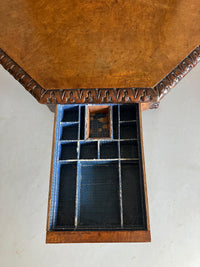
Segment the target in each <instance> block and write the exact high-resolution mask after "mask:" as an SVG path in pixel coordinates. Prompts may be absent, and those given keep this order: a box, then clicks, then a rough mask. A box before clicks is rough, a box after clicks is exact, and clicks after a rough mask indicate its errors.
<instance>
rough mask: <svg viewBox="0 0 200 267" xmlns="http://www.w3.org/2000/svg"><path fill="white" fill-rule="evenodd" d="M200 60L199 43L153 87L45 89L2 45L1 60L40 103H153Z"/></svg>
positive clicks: (151, 106)
mask: <svg viewBox="0 0 200 267" xmlns="http://www.w3.org/2000/svg"><path fill="white" fill-rule="evenodd" d="M199 62H200V45H198V46H197V47H196V48H195V49H194V50H193V51H192V52H191V53H190V54H189V55H188V56H187V57H186V58H185V59H184V60H182V61H181V63H179V64H178V65H177V66H176V67H175V68H174V69H173V70H172V71H171V72H170V73H169V74H167V75H166V76H165V77H164V78H163V79H162V80H161V81H159V82H158V83H157V84H156V85H155V86H154V87H153V88H150V87H148V88H135V87H133V88H90V89H88V88H87V89H85V88H78V89H44V88H43V87H42V86H40V85H39V84H38V83H37V82H36V81H35V80H34V79H32V78H31V76H30V75H29V74H28V73H26V72H25V71H24V70H23V69H22V68H21V67H20V66H19V65H18V64H17V63H16V62H15V61H14V60H12V59H11V58H10V57H9V56H8V55H7V54H6V53H5V52H4V51H3V50H2V49H1V48H0V63H1V65H2V66H3V67H4V69H6V70H7V71H8V72H9V73H10V74H11V75H12V76H13V77H14V78H15V79H16V80H17V81H18V82H19V83H21V84H22V86H24V87H25V89H26V90H27V91H28V92H29V93H30V94H31V95H32V96H34V97H35V98H36V99H37V100H38V102H39V103H41V104H76V103H77V104H83V103H85V104H87V103H96V104H103V103H122V104H124V103H149V102H150V103H151V104H150V108H157V107H158V105H159V102H160V100H161V99H162V98H163V97H164V96H165V95H166V94H168V93H169V91H170V90H171V89H172V88H173V87H174V86H175V85H176V84H177V83H179V81H181V80H182V78H183V77H184V76H185V75H186V74H187V73H189V72H190V70H192V69H193V68H194V67H195V66H196V65H197V63H199Z"/></svg>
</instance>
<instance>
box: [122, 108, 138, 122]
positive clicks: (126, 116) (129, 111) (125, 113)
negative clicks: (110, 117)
mask: <svg viewBox="0 0 200 267" xmlns="http://www.w3.org/2000/svg"><path fill="white" fill-rule="evenodd" d="M136 112H137V105H120V121H133V120H136Z"/></svg>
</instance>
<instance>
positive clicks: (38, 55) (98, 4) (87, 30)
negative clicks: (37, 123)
mask: <svg viewBox="0 0 200 267" xmlns="http://www.w3.org/2000/svg"><path fill="white" fill-rule="evenodd" d="M0 10H1V13H0V28H1V30H0V47H1V49H2V50H1V51H0V53H1V58H2V59H1V64H2V65H3V66H4V67H5V68H6V69H7V70H9V71H10V72H11V73H12V74H13V76H14V77H17V79H18V80H19V81H21V83H22V84H23V85H24V86H25V88H27V89H28V90H29V91H30V92H31V93H32V95H34V96H35V97H36V98H37V99H38V101H39V102H41V103H75V102H76V103H80V102H81V103H83V102H90V103H95V102H97V103H106V102H110V101H111V102H116V103H117V102H124V103H126V102H133V103H134V102H152V104H154V103H156V102H159V100H160V99H161V98H162V97H163V96H164V95H165V94H166V93H167V92H168V91H169V89H170V88H172V87H173V86H174V85H175V84H176V83H177V82H178V81H179V80H180V79H181V78H182V77H183V76H184V75H185V74H186V73H187V72H188V71H189V70H190V69H191V67H194V66H195V65H196V64H197V63H198V62H199V58H200V56H199V54H200V53H199V47H198V48H196V47H197V46H198V45H199V42H200V24H199V12H200V5H199V0H191V1H184V0H176V1H172V0H168V1H165V0H161V1H147V0H136V1H131V0H125V1H122V0H117V1H114V0H100V1H93V0H92V1H91V0H86V1H82V0H76V1H70V0H65V1H64V0H61V1H55V0H50V1H47V0H42V1H39V2H38V1H33V0H29V1H25V0H19V1H17V2H16V1H14V0H4V1H1V3H0ZM195 48H196V50H194V49H195ZM192 51H193V52H192ZM191 52H192V53H191ZM5 53H6V54H5ZM190 53H191V54H190ZM189 54H190V55H189ZM7 55H8V56H9V57H8V56H7ZM187 55H189V57H187V58H185V57H186V56H187ZM184 58H185V60H184ZM11 59H12V60H11ZM182 60H184V61H183V62H181V61H182ZM15 62H16V63H17V64H18V65H17V64H16V63H15ZM180 62H181V64H180V65H179V66H178V67H177V68H176V66H177V65H178V64H179V63H180ZM11 66H12V68H11ZM19 66H20V67H19ZM173 69H174V71H172V70H173ZM170 72H171V73H170ZM168 74H169V75H168ZM28 77H29V78H28ZM164 77H165V79H164V80H163V81H162V79H163V78H164ZM28 80H29V81H28ZM96 88H99V89H96ZM113 88H117V89H113ZM88 89H90V90H88Z"/></svg>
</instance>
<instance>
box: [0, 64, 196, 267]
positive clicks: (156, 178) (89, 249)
mask: <svg viewBox="0 0 200 267" xmlns="http://www.w3.org/2000/svg"><path fill="white" fill-rule="evenodd" d="M0 93H1V94H0V96H1V103H0V266H1V267H26V266H27V267H32V266H34V267H43V266H45V267H46V266H48V267H51V266H53V267H62V266H65V267H66V266H67V267H68V266H69V267H74V266H76V267H79V266H87V267H89V266H95V267H98V266H101V267H102V266H109V267H110V266H123V267H129V266H133V267H135V266H137V267H140V266H141V267H149V266H150V267H151V266H152V267H171V266H172V267H199V266H200V65H199V66H197V67H196V68H194V69H193V70H192V71H191V72H190V73H189V74H188V75H187V76H186V77H185V78H184V79H183V81H181V82H180V83H179V84H178V85H177V86H176V87H175V88H174V89H172V91H171V92H170V93H169V94H168V95H167V96H166V97H165V98H164V99H163V100H162V101H161V105H160V108H159V109H158V110H149V111H145V112H144V113H143V115H142V117H143V135H144V152H145V161H146V176H147V187H148V199H149V212H150V224H151V234H152V242H151V243H121V244H120V243H113V244H48V245H47V244H45V234H46V233H45V229H46V216H47V201H48V190H49V174H50V160H51V147H52V134H53V120H54V115H53V113H51V112H50V111H49V110H48V108H47V107H46V106H45V105H41V104H38V103H37V101H36V100H35V99H34V98H33V97H32V96H31V95H30V94H29V93H28V92H27V91H26V90H25V89H24V88H23V87H22V86H21V85H20V84H19V83H18V82H16V81H15V79H14V78H12V77H11V76H10V74H9V73H7V72H6V71H5V70H4V69H3V68H2V67H0Z"/></svg>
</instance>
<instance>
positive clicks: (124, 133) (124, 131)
mask: <svg viewBox="0 0 200 267" xmlns="http://www.w3.org/2000/svg"><path fill="white" fill-rule="evenodd" d="M136 138H137V124H136V122H121V123H120V139H136Z"/></svg>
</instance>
